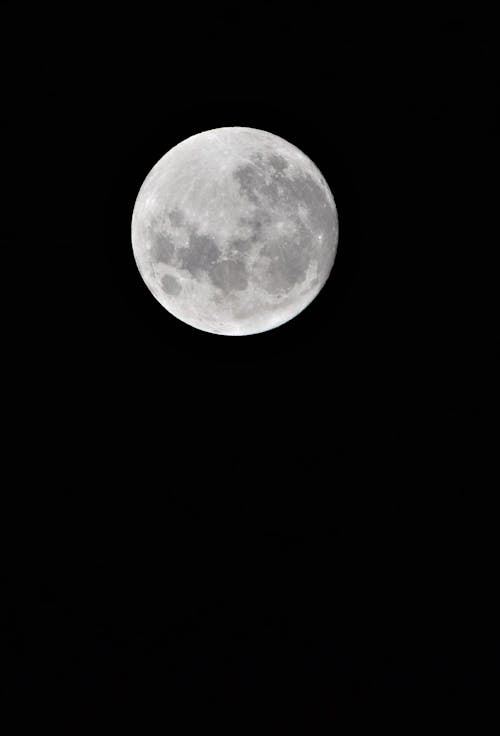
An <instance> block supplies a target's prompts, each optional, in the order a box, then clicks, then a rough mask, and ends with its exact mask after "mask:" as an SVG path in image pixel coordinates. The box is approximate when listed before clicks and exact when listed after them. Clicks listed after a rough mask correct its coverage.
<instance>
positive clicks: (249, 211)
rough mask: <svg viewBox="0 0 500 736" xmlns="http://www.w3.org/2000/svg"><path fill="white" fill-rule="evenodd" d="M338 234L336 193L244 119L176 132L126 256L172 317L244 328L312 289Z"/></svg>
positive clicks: (217, 327) (275, 317)
mask: <svg viewBox="0 0 500 736" xmlns="http://www.w3.org/2000/svg"><path fill="white" fill-rule="evenodd" d="M337 242H338V217H337V209H336V207H335V202H334V200H333V196H332V193H331V191H330V189H329V188H328V185H327V183H326V181H325V179H324V178H323V176H322V175H321V172H320V171H319V170H318V168H317V167H316V166H315V165H314V164H313V162H312V161H311V160H310V159H309V158H308V157H307V156H305V155H304V154H303V153H302V152H301V151H300V150H299V149H298V148H296V147H295V146H293V145H292V144H290V143H288V142H287V141H285V140H283V139H282V138H279V137H278V136H276V135H273V134H271V133H266V132H265V131H263V130H256V129H254V128H240V127H233V128H216V129H214V130H208V131H205V132H204V133H198V134H197V135H193V136H191V137H190V138H187V139H186V140H184V141H182V142H181V143H179V144H178V145H176V146H175V147H174V148H172V149H171V150H170V151H168V152H167V153H166V154H165V155H164V156H163V158H161V159H160V160H159V161H158V163H157V164H156V165H155V166H154V167H153V168H152V169H151V171H150V172H149V174H148V175H147V177H146V179H145V181H144V183H143V185H142V187H141V189H140V191H139V194H138V196H137V200H136V203H135V207H134V212H133V215H132V245H133V251H134V256H135V260H136V263H137V266H138V268H139V271H140V273H141V275H142V278H143V279H144V281H145V283H146V285H147V286H148V288H149V289H150V291H151V292H152V294H153V295H154V296H155V297H156V299H157V300H158V301H159V302H160V304H162V305H163V306H164V307H165V308H166V309H167V310H168V311H169V312H170V313H171V314H173V315H174V316H175V317H177V318H178V319H180V320H182V321H183V322H186V323H187V324H189V325H192V326H193V327H196V328H198V329H199V330H204V331H206V332H212V333H217V334H221V335H250V334H255V333H257V332H264V331H266V330H270V329H272V328H273V327H278V326H279V325H282V324H284V323H285V322H288V321H289V320H290V319H292V318H293V317H295V316H296V315H297V314H298V313H299V312H301V311H302V310H303V309H304V308H305V307H307V305H308V304H310V303H311V302H312V300H313V299H314V298H315V297H316V295H317V294H318V292H319V291H320V289H321V288H322V286H323V285H324V283H325V281H326V280H327V278H328V275H329V273H330V271H331V268H332V266H333V262H334V259H335V254H336V250H337Z"/></svg>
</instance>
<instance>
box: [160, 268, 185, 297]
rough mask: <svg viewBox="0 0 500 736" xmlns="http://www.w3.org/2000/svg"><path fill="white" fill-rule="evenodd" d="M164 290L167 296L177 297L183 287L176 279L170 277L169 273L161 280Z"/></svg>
mask: <svg viewBox="0 0 500 736" xmlns="http://www.w3.org/2000/svg"><path fill="white" fill-rule="evenodd" d="M161 285H162V289H163V291H164V292H165V293H166V294H169V295H170V296H177V295H178V294H180V292H181V285H180V284H179V282H178V281H177V279H176V278H174V277H173V276H170V275H169V274H168V273H167V274H165V276H163V278H162V280H161Z"/></svg>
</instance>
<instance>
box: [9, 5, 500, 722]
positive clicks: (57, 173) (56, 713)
mask: <svg viewBox="0 0 500 736" xmlns="http://www.w3.org/2000/svg"><path fill="white" fill-rule="evenodd" d="M324 7H326V4H321V6H320V4H317V7H316V8H315V9H313V10H311V11H310V12H307V13H306V12H305V10H304V8H299V7H298V6H297V7H296V9H293V8H292V7H291V6H289V7H286V8H285V7H281V6H278V5H277V4H273V3H268V4H266V5H265V6H259V5H257V4H250V5H245V6H242V7H237V6H236V5H234V6H233V5H229V4H225V3H217V4H213V5H212V4H205V7H204V9H200V8H198V7H196V6H189V7H187V6H186V8H185V10H183V11H181V10H179V9H178V8H168V9H167V8H166V6H165V9H164V10H163V11H162V12H161V13H160V12H159V10H158V7H156V6H154V5H151V6H149V7H146V6H141V9H140V10H138V8H137V7H135V5H132V6H130V8H127V7H126V6H125V5H120V6H116V7H115V8H112V7H111V6H109V7H108V8H107V10H106V11H103V10H102V8H100V7H98V6H94V7H93V8H92V7H91V8H90V9H89V6H88V5H86V6H83V5H78V4H71V5H69V6H65V7H63V6H58V5H52V6H50V7H49V8H46V7H44V8H43V9H41V8H37V9H33V8H28V9H26V8H20V7H19V6H18V5H16V4H14V3H10V4H9V3H7V4H4V5H2V14H3V21H4V22H3V31H2V35H3V38H4V46H3V49H4V54H5V64H4V72H3V74H4V76H5V79H6V88H7V94H12V98H11V99H12V102H11V104H9V105H8V106H6V111H5V112H4V122H5V123H6V126H7V127H6V130H7V134H6V136H5V139H4V144H5V145H4V163H6V164H7V167H6V169H5V170H6V172H7V173H8V175H9V176H10V177H12V178H11V181H12V182H13V184H14V185H13V186H12V185H11V186H10V191H11V192H14V197H12V198H11V199H10V200H9V201H8V203H7V205H8V210H7V211H8V216H7V217H6V218H5V222H4V225H3V228H4V233H5V235H6V238H5V243H6V245H7V252H8V253H10V254H14V258H15V261H16V263H17V268H16V269H15V271H14V273H15V274H16V277H15V278H13V279H12V281H14V282H16V283H17V284H19V281H21V283H22V284H23V286H22V288H20V287H19V285H17V289H16V297H14V301H13V305H14V306H13V307H12V312H13V314H15V316H16V317H17V316H19V322H18V320H17V319H16V320H12V319H11V318H9V319H8V320H7V321H8V322H9V324H12V323H15V325H16V327H15V328H14V329H13V330H12V337H13V349H12V350H11V351H10V352H9V358H8V360H7V363H8V367H12V379H11V378H10V374H9V380H8V383H7V384H6V393H7V394H11V395H12V396H13V397H14V398H15V402H14V405H15V406H14V410H13V412H12V414H11V415H10V414H9V425H8V426H9V432H8V435H9V449H8V453H7V454H8V455H9V459H11V460H12V461H13V472H12V473H11V476H10V477H11V481H10V482H9V493H8V494H7V501H6V503H5V513H4V514H3V524H4V527H5V529H4V534H3V539H4V541H5V553H4V557H3V561H2V570H3V579H4V580H5V587H4V590H5V603H4V605H3V607H2V610H3V613H2V616H3V635H2V645H3V654H4V656H3V662H4V665H3V667H2V671H3V674H4V678H3V690H2V695H3V699H4V703H5V705H6V706H9V708H6V710H5V711H4V712H5V713H6V714H7V712H9V711H10V708H11V707H12V708H13V709H14V711H15V713H16V718H17V722H18V724H19V728H20V729H21V731H22V730H23V727H24V726H23V724H24V721H25V719H30V718H32V717H34V718H35V720H36V721H37V722H38V723H45V722H50V723H51V724H53V725H55V724H56V723H61V724H62V726H63V729H64V730H65V732H71V733H80V732H81V733H88V729H89V728H92V729H93V730H95V729H96V728H97V729H99V728H100V727H101V726H102V727H103V728H105V729H107V730H109V729H110V728H112V729H113V730H115V731H116V732H118V731H120V732H122V731H126V730H127V729H129V728H130V730H131V731H134V732H136V731H137V729H138V728H140V729H141V730H144V728H147V729H151V728H153V727H155V728H159V729H162V730H168V729H171V730H172V731H173V732H176V733H178V732H184V731H185V732H191V731H192V730H193V728H199V726H200V725H203V726H204V727H205V728H212V727H214V728H216V729H222V728H226V727H230V728H231V729H232V730H234V729H236V730H240V729H241V728H244V727H245V726H247V725H248V726H249V727H251V728H252V729H255V728H256V727H259V729H261V728H263V727H264V728H265V729H266V730H269V731H270V732H273V733H288V732H289V731H290V730H291V727H292V726H293V725H295V726H296V727H297V726H298V727H299V730H301V731H302V732H304V733H306V732H307V733H311V732H316V733H322V732H327V731H330V729H332V728H334V727H335V726H337V727H345V726H346V725H347V724H349V725H353V726H354V727H358V726H361V725H363V726H366V725H368V724H370V725H371V726H372V727H385V726H387V725H389V724H397V725H398V726H399V727H402V728H406V727H407V724H410V723H411V724H413V723H419V724H421V725H423V724H428V723H430V722H432V723H437V724H439V725H440V726H442V727H445V726H447V725H449V724H450V723H451V721H453V722H462V723H463V722H464V721H467V720H469V722H470V723H471V724H472V723H474V724H475V727H476V728H477V724H478V722H479V721H480V720H481V719H484V720H485V721H486V720H488V719H489V718H490V717H491V715H492V714H493V715H494V708H495V703H496V701H497V697H498V696H497V694H496V692H497V690H496V688H497V685H498V635H497V629H496V626H495V625H494V622H495V618H496V616H497V614H498V611H497V609H496V608H495V605H494V598H495V596H494V588H495V585H494V574H493V571H494V561H495V555H496V554H497V542H496V529H495V519H496V517H495V513H494V509H495V503H494V495H493V494H494V487H495V486H494V481H493V476H492V475H491V471H490V469H489V468H488V463H487V460H488V456H489V454H490V452H491V450H493V448H494V445H495V439H496V436H497V435H496V433H495V432H496V426H495V424H494V422H493V417H494V414H493V412H492V409H493V408H494V406H495V401H496V396H495V392H494V381H493V378H494V375H495V371H496V370H497V365H498V364H497V363H496V357H497V352H496V351H497V349H498V341H497V330H495V326H496V325H495V324H494V323H495V320H494V314H495V306H496V304H495V302H496V300H495V293H494V292H495V291H496V290H497V284H496V281H497V277H496V273H497V272H496V271H495V270H494V269H493V267H492V257H493V255H494V253H495V250H496V248H497V245H496V242H497V239H498V235H497V229H498V228H497V227H493V212H494V208H495V207H496V206H497V197H496V196H495V195H496V191H495V184H496V178H497V171H498V152H497V142H498V129H497V127H496V126H497V118H496V110H495V109H494V97H495V89H496V83H497V80H496V78H495V77H494V72H493V69H494V62H495V59H494V53H493V47H494V41H493V32H492V27H491V22H490V19H489V18H487V17H483V18H481V17H479V16H478V17H471V16H463V17H461V16H459V15H458V14H456V15H450V16H438V15H436V14H428V15H425V14H424V13H421V14H418V13H414V14H412V13H409V12H408V13H407V14H406V15H403V14H401V13H399V14H393V13H391V14H389V13H386V14H384V13H381V12H380V11H377V12H374V11H372V12H371V13H369V14H366V12H361V11H359V12H356V13H353V14H352V16H350V17H348V16H347V15H343V14H341V13H340V12H338V11H335V12H334V13H332V15H331V17H328V16H327V15H326V14H325V13H326V11H325V10H324V9H323V8H324ZM226 125H243V126H251V127H256V128H262V129H264V130H268V131H270V132H272V133H275V134H277V135H280V136H282V137H283V138H285V139H286V140H289V141H290V142H292V143H294V144H295V145H297V146H298V147H299V148H300V149H301V150H303V151H304V152H305V153H306V154H307V155H308V156H309V157H310V158H311V159H312V160H313V161H314V162H315V163H316V164H317V165H318V166H319V168H320V170H321V171H322V173H323V175H324V176H325V178H326V180H327V181H328V183H329V185H330V187H331V189H332V192H333V194H334V197H335V201H336V204H337V208H338V212H339V226H340V240H339V247H338V255H337V259H336V262H335V265H334V269H333V271H332V274H331V277H330V279H329V281H328V283H327V284H326V286H325V287H324V288H323V290H322V291H321V293H320V294H319V296H318V297H317V299H316V300H315V301H314V302H313V303H312V304H311V305H310V306H309V307H308V308H307V309H306V310H305V311H304V312H303V313H302V314H300V315H299V316H298V317H297V318H296V319H294V320H292V321H291V322H290V323H288V324H286V325H284V326H282V327H280V328H279V329H276V330H272V331H270V332H268V333H263V334H261V335H256V336H248V337H244V338H232V339H231V338H227V337H221V336H214V335H209V334H206V333H202V332H199V331H196V330H194V329H193V328H191V327H189V326H187V325H184V324H183V323H181V322H180V321H178V320H176V319H175V318H173V317H171V316H170V315H169V314H168V313H167V312H166V311H165V310H164V309H163V308H162V307H161V306H160V305H159V304H158V303H157V302H156V301H155V300H154V299H153V298H152V296H151V294H150V293H149V291H148V290H147V289H146V287H145V286H144V284H143V282H142V280H141V278H140V276H139V273H138V271H137V268H136V266H135V262H134V260H133V256H132V248H131V243H130V220H131V215H132V209H133V205H134V201H135V197H136V195H137V192H138V190H139V187H140V185H141V184H142V181H143V180H144V178H145V176H146V174H147V173H148V171H149V170H150V169H151V167H152V166H153V165H154V164H155V163H156V161H157V160H158V159H159V158H160V157H161V156H162V155H163V154H164V153H165V152H166V151H167V150H168V149H169V148H171V147H172V146H173V145H175V144H176V143H178V142H180V141H181V140H183V139H185V138H187V137H188V136H190V135H192V134H194V133H197V132H200V131H202V130H206V129H209V128H214V127H219V126H226ZM10 164H12V166H10ZM17 254H21V258H20V259H19V257H18V256H17ZM19 266H21V268H19ZM32 282H33V283H32ZM6 329H7V328H6ZM9 336H10V335H9ZM11 446H12V449H10V448H11ZM495 717H496V718H497V716H495Z"/></svg>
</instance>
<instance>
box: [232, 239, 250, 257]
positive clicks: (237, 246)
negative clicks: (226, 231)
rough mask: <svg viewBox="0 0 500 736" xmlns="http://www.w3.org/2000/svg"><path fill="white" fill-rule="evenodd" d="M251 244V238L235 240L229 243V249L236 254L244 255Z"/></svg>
mask: <svg viewBox="0 0 500 736" xmlns="http://www.w3.org/2000/svg"><path fill="white" fill-rule="evenodd" d="M253 242H254V241H253V237H250V238H235V239H234V240H230V241H229V247H230V248H231V250H236V251H237V252H238V253H246V252H247V251H249V250H250V248H251V247H252V244H253Z"/></svg>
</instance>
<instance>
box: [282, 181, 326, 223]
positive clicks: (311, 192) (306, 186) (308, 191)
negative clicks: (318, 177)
mask: <svg viewBox="0 0 500 736" xmlns="http://www.w3.org/2000/svg"><path fill="white" fill-rule="evenodd" d="M291 184H292V187H293V191H294V192H295V196H296V197H297V199H298V201H299V202H300V203H302V204H303V205H304V206H305V207H307V209H308V210H309V219H310V222H311V227H314V228H316V227H317V228H320V229H322V230H324V231H325V232H329V231H330V230H332V229H333V228H334V227H335V212H334V209H333V207H332V204H331V202H330V201H329V199H328V197H327V196H326V193H325V191H324V190H323V189H322V188H321V186H320V185H319V184H318V183H317V182H316V181H315V180H314V179H313V177H312V176H300V177H298V178H297V179H294V180H293V182H291Z"/></svg>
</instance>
